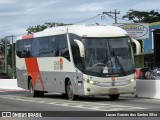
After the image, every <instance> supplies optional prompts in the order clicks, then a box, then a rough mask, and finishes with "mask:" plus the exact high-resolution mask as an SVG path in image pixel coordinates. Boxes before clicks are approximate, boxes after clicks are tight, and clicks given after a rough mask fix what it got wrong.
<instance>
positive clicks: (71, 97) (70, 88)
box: [67, 80, 78, 101]
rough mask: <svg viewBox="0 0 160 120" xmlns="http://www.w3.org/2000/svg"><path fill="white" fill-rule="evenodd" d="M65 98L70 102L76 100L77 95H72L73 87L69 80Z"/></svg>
mask: <svg viewBox="0 0 160 120" xmlns="http://www.w3.org/2000/svg"><path fill="white" fill-rule="evenodd" d="M67 96H68V99H69V100H71V101H73V100H76V99H77V97H78V95H74V93H73V87H72V84H71V81H70V80H69V81H68V83H67Z"/></svg>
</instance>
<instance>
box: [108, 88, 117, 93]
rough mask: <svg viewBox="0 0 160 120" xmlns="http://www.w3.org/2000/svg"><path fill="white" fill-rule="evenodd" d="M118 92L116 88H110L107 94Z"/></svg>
mask: <svg viewBox="0 0 160 120" xmlns="http://www.w3.org/2000/svg"><path fill="white" fill-rule="evenodd" d="M117 92H118V88H110V89H109V93H117Z"/></svg>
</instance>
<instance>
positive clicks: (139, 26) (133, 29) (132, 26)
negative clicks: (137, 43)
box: [114, 23, 149, 40]
mask: <svg viewBox="0 0 160 120" xmlns="http://www.w3.org/2000/svg"><path fill="white" fill-rule="evenodd" d="M114 26H118V27H121V28H122V29H124V30H125V31H127V32H128V34H129V36H130V37H131V38H133V39H137V40H144V39H147V38H149V25H148V23H117V24H114Z"/></svg>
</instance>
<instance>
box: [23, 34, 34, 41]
mask: <svg viewBox="0 0 160 120" xmlns="http://www.w3.org/2000/svg"><path fill="white" fill-rule="evenodd" d="M30 38H33V34H28V35H23V36H22V39H23V40H24V39H30Z"/></svg>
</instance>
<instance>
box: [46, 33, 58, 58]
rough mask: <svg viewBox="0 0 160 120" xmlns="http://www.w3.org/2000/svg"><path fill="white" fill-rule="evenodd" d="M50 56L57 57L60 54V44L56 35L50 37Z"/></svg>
mask: <svg viewBox="0 0 160 120" xmlns="http://www.w3.org/2000/svg"><path fill="white" fill-rule="evenodd" d="M48 53H49V56H50V57H56V56H59V45H58V40H57V39H56V37H55V36H52V37H49V52H48Z"/></svg>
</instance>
